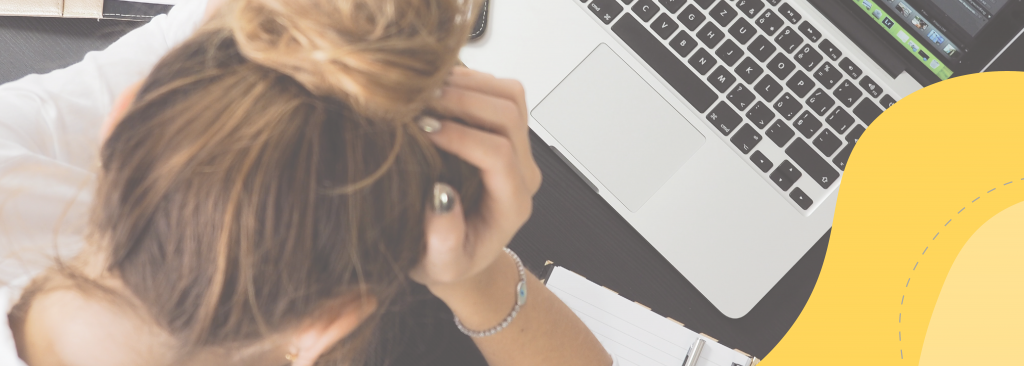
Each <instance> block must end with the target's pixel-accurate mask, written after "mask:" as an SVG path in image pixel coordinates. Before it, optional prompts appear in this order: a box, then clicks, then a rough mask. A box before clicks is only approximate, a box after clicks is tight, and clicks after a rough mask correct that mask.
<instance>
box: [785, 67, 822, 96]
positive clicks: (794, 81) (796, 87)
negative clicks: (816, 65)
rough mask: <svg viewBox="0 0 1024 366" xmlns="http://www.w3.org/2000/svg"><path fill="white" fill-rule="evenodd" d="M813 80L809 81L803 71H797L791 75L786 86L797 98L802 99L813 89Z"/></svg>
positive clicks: (809, 78)
mask: <svg viewBox="0 0 1024 366" xmlns="http://www.w3.org/2000/svg"><path fill="white" fill-rule="evenodd" d="M814 85H815V84H814V80H811V77H810V76H807V74H804V72H803V71H797V72H796V74H793V77H791V78H789V81H787V82H786V86H788V87H789V90H791V91H792V92H793V94H795V95H796V96H797V97H800V98H803V97H805V96H807V93H810V92H811V90H813V89H814Z"/></svg>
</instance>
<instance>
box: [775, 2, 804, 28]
mask: <svg viewBox="0 0 1024 366" xmlns="http://www.w3.org/2000/svg"><path fill="white" fill-rule="evenodd" d="M779 14H781V15H782V17H783V18H786V19H789V22H790V23H793V24H796V23H799V22H800V18H801V16H800V13H797V12H796V9H793V7H792V6H790V5H789V4H782V6H780V7H779Z"/></svg>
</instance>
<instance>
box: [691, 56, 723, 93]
mask: <svg viewBox="0 0 1024 366" xmlns="http://www.w3.org/2000/svg"><path fill="white" fill-rule="evenodd" d="M716 63H718V61H716V60H715V58H714V57H712V56H711V54H710V53H708V51H707V50H705V49H703V48H701V49H699V50H697V52H695V53H694V54H693V56H691V57H690V66H693V70H694V71H697V73H698V74H701V75H704V74H707V73H708V71H711V68H713V67H715V64H716ZM702 84H703V83H702Z"/></svg>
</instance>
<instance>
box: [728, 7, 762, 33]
mask: <svg viewBox="0 0 1024 366" xmlns="http://www.w3.org/2000/svg"><path fill="white" fill-rule="evenodd" d="M741 1H748V0H741ZM729 34H731V35H732V37H733V38H735V39H736V42H739V43H740V44H747V42H750V39H751V38H754V34H757V29H754V26H753V25H750V23H749V22H747V20H746V19H743V18H740V19H739V20H737V21H736V23H732V27H729Z"/></svg>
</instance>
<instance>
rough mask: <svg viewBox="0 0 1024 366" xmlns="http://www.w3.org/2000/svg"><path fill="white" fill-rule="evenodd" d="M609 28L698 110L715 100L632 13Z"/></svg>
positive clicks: (703, 83) (684, 65) (709, 91)
mask: <svg viewBox="0 0 1024 366" xmlns="http://www.w3.org/2000/svg"><path fill="white" fill-rule="evenodd" d="M612 31H613V32H615V34H616V35H618V36H619V38H621V39H622V41H623V42H625V43H626V45H628V46H629V47H630V48H631V49H632V50H633V52H636V54H637V55H639V56H640V58H641V59H643V60H644V62H646V63H647V65H649V66H650V67H651V68H652V69H654V71H655V72H657V73H658V75H661V78H662V79H665V81H666V82H667V83H668V85H670V86H671V87H672V89H675V91H676V92H677V93H679V95H681V96H683V98H684V99H686V101H687V102H690V104H692V105H693V107H694V108H696V109H697V111H699V112H701V113H703V112H705V111H707V110H708V108H711V105H712V104H714V103H715V101H716V100H718V93H716V92H715V91H714V90H712V89H711V87H710V86H708V85H707V83H705V82H704V80H702V79H701V77H699V76H697V75H696V74H694V73H693V71H690V68H689V67H688V66H686V64H684V63H683V62H682V61H680V60H679V58H677V57H676V55H675V54H673V53H672V51H669V49H668V47H665V45H664V44H663V43H661V41H660V40H658V38H657V37H655V36H654V34H652V33H651V32H650V31H648V30H647V27H644V25H643V24H641V23H640V22H639V21H638V20H636V18H635V17H633V16H632V15H630V14H625V15H623V16H622V18H621V19H619V21H618V22H616V23H615V25H613V26H612ZM734 113H735V112H734ZM737 117H739V116H738V115H737Z"/></svg>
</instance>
